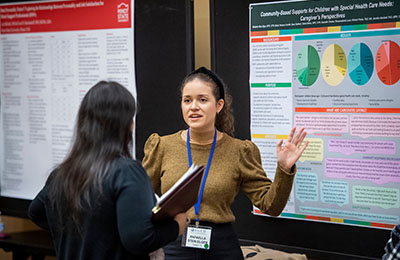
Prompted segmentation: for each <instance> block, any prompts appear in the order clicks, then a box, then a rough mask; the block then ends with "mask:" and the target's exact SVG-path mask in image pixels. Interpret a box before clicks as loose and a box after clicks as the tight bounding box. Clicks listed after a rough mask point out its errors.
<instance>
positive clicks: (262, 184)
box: [239, 140, 296, 216]
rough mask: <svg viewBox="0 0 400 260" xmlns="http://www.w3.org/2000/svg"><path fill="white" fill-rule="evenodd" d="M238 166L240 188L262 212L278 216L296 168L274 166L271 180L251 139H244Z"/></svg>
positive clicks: (283, 206)
mask: <svg viewBox="0 0 400 260" xmlns="http://www.w3.org/2000/svg"><path fill="white" fill-rule="evenodd" d="M239 165H240V166H239V168H240V172H241V188H242V190H243V191H244V192H245V193H246V195H247V196H248V197H249V199H250V200H251V201H252V203H253V204H254V205H255V206H256V207H258V208H259V209H260V210H261V211H262V212H264V213H266V214H268V215H271V216H278V215H279V214H280V213H281V212H282V210H283V209H284V208H285V206H286V203H287V200H288V198H289V195H290V192H291V190H292V185H293V180H294V175H295V172H296V168H295V167H293V169H292V172H290V173H288V172H285V171H283V170H282V169H281V168H280V167H279V165H278V166H277V168H276V173H275V178H274V181H273V182H272V181H271V180H270V179H269V178H268V177H267V176H266V174H265V172H264V170H263V168H262V163H261V155H260V151H259V149H258V148H257V146H256V145H255V144H254V143H253V142H251V141H248V140H246V141H244V145H243V146H242V148H241V150H240V163H239Z"/></svg>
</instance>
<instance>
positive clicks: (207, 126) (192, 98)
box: [181, 79, 224, 131]
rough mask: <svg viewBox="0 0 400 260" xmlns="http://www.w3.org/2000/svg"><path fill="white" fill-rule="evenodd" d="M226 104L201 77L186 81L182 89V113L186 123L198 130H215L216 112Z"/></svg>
mask: <svg viewBox="0 0 400 260" xmlns="http://www.w3.org/2000/svg"><path fill="white" fill-rule="evenodd" d="M223 106H224V100H222V99H220V100H218V102H217V101H216V99H215V96H214V95H213V93H212V87H211V86H210V85H209V84H208V83H207V82H204V81H202V80H199V79H194V80H192V81H189V82H188V83H186V85H185V86H184V87H183V90H182V102H181V107H182V115H183V119H184V120H185V122H186V124H187V125H188V126H189V127H190V128H191V129H194V130H197V131H213V130H214V125H215V117H216V114H217V113H218V112H219V111H221V109H222V108H223Z"/></svg>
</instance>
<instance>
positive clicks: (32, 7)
mask: <svg viewBox="0 0 400 260" xmlns="http://www.w3.org/2000/svg"><path fill="white" fill-rule="evenodd" d="M131 8H133V7H132V6H131V2H130V1H126V0H122V1H118V2H117V3H116V1H60V2H41V3H38V2H36V3H29V4H28V3H24V4H15V5H6V6H5V5H3V6H2V5H0V22H1V26H0V31H1V34H15V33H43V32H55V31H58V32H59V31H76V30H101V29H118V28H132V26H133V25H132V17H131V13H132V12H131Z"/></svg>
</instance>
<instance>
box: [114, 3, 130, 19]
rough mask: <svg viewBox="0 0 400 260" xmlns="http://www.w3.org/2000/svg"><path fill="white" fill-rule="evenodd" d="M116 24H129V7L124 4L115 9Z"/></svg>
mask: <svg viewBox="0 0 400 260" xmlns="http://www.w3.org/2000/svg"><path fill="white" fill-rule="evenodd" d="M117 13H118V22H119V23H126V22H129V5H128V4H125V3H120V4H119V5H118V8H117Z"/></svg>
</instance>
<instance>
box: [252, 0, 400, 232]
mask: <svg viewBox="0 0 400 260" xmlns="http://www.w3.org/2000/svg"><path fill="white" fill-rule="evenodd" d="M249 11H250V29H249V39H250V41H249V44H250V48H249V49H250V55H249V57H250V60H249V62H250V77H249V81H250V93H251V95H250V96H251V101H250V103H251V137H252V141H254V142H255V143H256V144H257V146H258V147H259V149H260V151H261V156H262V163H263V167H264V168H265V171H266V172H267V175H268V177H270V178H271V179H273V178H274V173H275V168H276V165H277V161H276V143H277V142H278V141H279V140H280V139H286V138H287V137H288V134H289V132H290V130H291V128H292V127H293V126H296V127H297V129H300V128H301V127H304V128H305V129H306V131H307V133H308V134H307V140H308V141H309V146H308V148H307V149H306V151H305V152H304V154H303V155H302V157H301V158H300V160H299V161H298V163H297V174H296V176H295V180H294V186H293V190H292V193H291V196H290V199H289V201H288V204H287V206H286V208H285V209H284V211H283V213H282V214H281V216H282V217H288V218H295V219H302V220H312V221H325V222H333V223H342V224H349V225H358V226H366V227H374V228H386V229H391V228H393V227H394V225H396V224H399V223H400V219H399V218H400V80H399V79H400V16H399V15H400V2H398V1H394V0H391V1H390V0H380V1H377V0H369V1H366V0H322V1H285V2H269V3H258V4H251V5H250V9H249ZM254 213H255V214H260V215H262V213H261V212H260V211H259V210H258V209H257V208H254Z"/></svg>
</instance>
